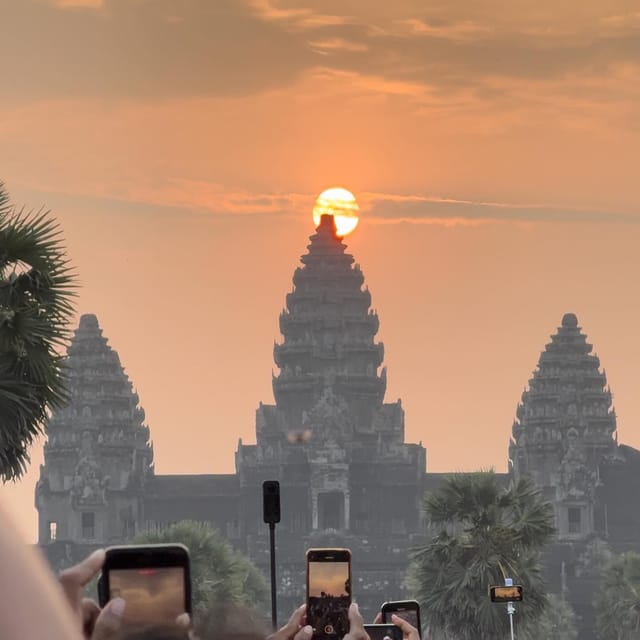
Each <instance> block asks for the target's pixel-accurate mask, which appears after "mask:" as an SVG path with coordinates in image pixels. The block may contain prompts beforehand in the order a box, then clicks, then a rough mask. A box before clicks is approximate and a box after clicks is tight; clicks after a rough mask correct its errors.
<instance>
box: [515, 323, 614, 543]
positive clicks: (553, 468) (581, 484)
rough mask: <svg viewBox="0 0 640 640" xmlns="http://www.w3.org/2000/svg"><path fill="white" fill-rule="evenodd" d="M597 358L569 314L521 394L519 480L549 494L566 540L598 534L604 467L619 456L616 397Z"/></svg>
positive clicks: (517, 425) (517, 426) (517, 442)
mask: <svg viewBox="0 0 640 640" xmlns="http://www.w3.org/2000/svg"><path fill="white" fill-rule="evenodd" d="M592 350H593V347H592V346H591V345H590V344H589V343H588V342H587V338H586V336H585V335H584V334H583V333H582V330H581V328H580V326H579V325H578V319H577V317H576V316H575V314H573V313H567V314H565V315H564V316H563V318H562V322H561V326H560V327H559V328H558V331H557V333H555V334H554V335H552V336H551V342H550V343H549V344H547V345H546V347H545V350H544V351H543V352H542V354H541V355H540V360H539V362H538V367H537V369H536V371H534V374H533V377H532V378H531V380H530V381H529V388H528V389H526V390H525V391H524V393H523V394H522V402H521V403H520V404H519V405H518V407H517V410H516V420H515V421H514V424H513V428H512V434H513V437H512V439H511V443H510V446H509V457H510V460H511V462H510V464H511V471H512V473H513V474H514V475H515V477H520V476H529V477H531V478H532V479H534V480H535V482H536V483H537V484H538V485H539V486H541V487H543V488H544V489H545V492H546V494H547V495H548V496H549V497H550V498H551V499H552V500H553V501H554V502H555V504H556V514H557V516H558V518H559V521H558V523H557V526H558V531H559V534H560V535H561V536H565V537H583V536H585V535H588V534H589V533H590V532H591V531H592V529H593V522H594V518H593V504H594V499H595V489H596V484H597V481H598V469H599V465H600V463H601V462H602V460H603V459H605V458H607V457H609V456H611V455H614V454H615V450H616V437H615V433H616V416H615V412H614V410H613V408H612V399H611V392H610V391H609V389H608V387H607V382H606V376H605V374H604V372H601V371H600V360H599V358H598V357H597V356H596V355H594V354H592Z"/></svg>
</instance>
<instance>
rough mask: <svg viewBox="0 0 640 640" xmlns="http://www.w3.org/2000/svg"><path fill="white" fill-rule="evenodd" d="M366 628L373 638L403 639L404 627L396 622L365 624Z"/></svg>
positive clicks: (380, 639) (384, 639)
mask: <svg viewBox="0 0 640 640" xmlns="http://www.w3.org/2000/svg"><path fill="white" fill-rule="evenodd" d="M364 630H365V631H366V632H367V635H368V636H369V638H371V640H402V629H401V628H400V627H396V625H395V624H365V625H364Z"/></svg>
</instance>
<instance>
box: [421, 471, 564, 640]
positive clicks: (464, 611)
mask: <svg viewBox="0 0 640 640" xmlns="http://www.w3.org/2000/svg"><path fill="white" fill-rule="evenodd" d="M424 511H425V515H426V519H427V523H428V526H429V528H430V530H431V532H432V537H431V539H430V540H429V541H428V542H427V543H426V544H425V545H424V546H423V547H421V548H419V549H417V550H416V551H415V552H414V555H413V557H412V564H411V568H410V573H409V585H410V587H412V589H413V591H414V593H415V596H416V598H417V599H418V600H419V601H420V602H421V603H422V606H423V608H424V612H425V615H424V616H423V618H424V619H425V620H426V621H428V625H429V627H430V629H429V631H431V633H432V634H433V635H434V636H436V637H439V638H443V640H444V639H446V640H449V639H452V640H476V639H477V638H494V639H496V640H498V639H501V638H504V637H507V635H508V631H509V620H508V616H507V614H506V607H505V606H504V605H497V604H492V603H491V602H490V599H489V595H488V588H489V586H491V585H501V584H504V579H505V578H506V577H509V578H512V579H513V580H514V582H515V583H516V584H521V585H522V586H523V587H524V592H525V600H524V602H522V603H521V604H520V605H518V606H517V614H516V621H517V624H518V627H519V634H518V637H519V638H524V637H526V635H527V631H526V626H527V621H532V620H534V619H535V617H536V616H537V615H539V613H540V612H541V611H542V610H543V609H544V606H545V604H546V597H545V595H544V592H543V585H542V563H541V558H540V551H541V550H542V549H543V548H544V546H545V545H546V544H547V543H549V542H550V541H551V539H552V536H553V531H554V530H553V512H552V507H551V505H550V504H549V503H547V502H545V501H544V499H543V497H542V495H541V493H540V492H539V490H538V489H536V488H535V487H534V486H533V485H532V484H531V483H530V482H529V481H528V480H526V479H521V480H518V481H517V482H515V483H513V484H511V485H510V486H508V487H503V486H501V484H500V483H499V482H498V479H497V478H496V475H495V474H494V473H493V472H492V471H489V472H478V473H461V474H454V475H452V476H450V477H449V478H448V479H447V480H446V481H445V482H444V483H443V485H442V486H441V487H440V488H438V489H437V490H436V491H434V492H432V493H428V494H427V495H426V496H425V498H424Z"/></svg>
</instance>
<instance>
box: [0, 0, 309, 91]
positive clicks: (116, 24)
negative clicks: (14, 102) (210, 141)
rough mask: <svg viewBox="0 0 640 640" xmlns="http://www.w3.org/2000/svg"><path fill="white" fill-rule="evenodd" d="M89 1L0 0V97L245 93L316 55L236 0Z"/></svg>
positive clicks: (291, 74)
mask: <svg viewBox="0 0 640 640" xmlns="http://www.w3.org/2000/svg"><path fill="white" fill-rule="evenodd" d="M95 4H96V3H90V2H88V1H82V2H81V1H80V0H77V1H74V2H71V1H69V2H62V3H58V4H57V5H54V4H44V3H42V2H38V1H37V0H20V2H15V1H14V0H0V15H2V23H3V29H2V38H0V73H1V75H2V78H3V86H4V94H5V97H11V96H13V97H40V96H65V97H72V96H98V97H116V98H120V97H134V98H135V97H160V98H164V97H178V96H184V95H243V94H248V93H253V92H257V91H262V90H265V89H272V88H275V87H278V86H282V85H285V84H289V83H291V82H292V81H293V80H294V79H295V78H296V77H297V75H298V74H299V73H301V72H302V71H303V70H304V69H305V68H308V67H309V66H311V65H313V64H314V59H315V57H317V54H314V53H313V51H312V50H311V47H309V46H308V45H307V43H306V42H304V41H302V40H300V39H298V38H296V37H295V36H293V35H291V34H290V33H288V32H286V31H283V30H282V29H281V28H279V27H278V26H277V25H275V24H272V23H270V22H268V21H265V20H262V19H260V17H259V16H258V15H256V13H255V12H254V11H252V10H250V8H249V7H247V6H246V5H244V4H243V3H241V2H239V1H237V0H215V2H211V1H210V0H181V2H172V1H171V0H137V1H135V2H132V1H131V0H103V1H102V4H101V6H99V7H98V8H97V9H92V10H87V7H89V6H92V5H95ZM72 5H73V6H72ZM61 7H64V10H62V9H61Z"/></svg>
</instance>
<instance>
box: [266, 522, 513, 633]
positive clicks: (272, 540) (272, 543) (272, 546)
mask: <svg viewBox="0 0 640 640" xmlns="http://www.w3.org/2000/svg"><path fill="white" fill-rule="evenodd" d="M269 557H270V560H271V624H272V625H273V630H274V631H276V629H277V628H278V605H277V603H276V525H275V523H274V522H270V523H269ZM512 635H513V634H512Z"/></svg>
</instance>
